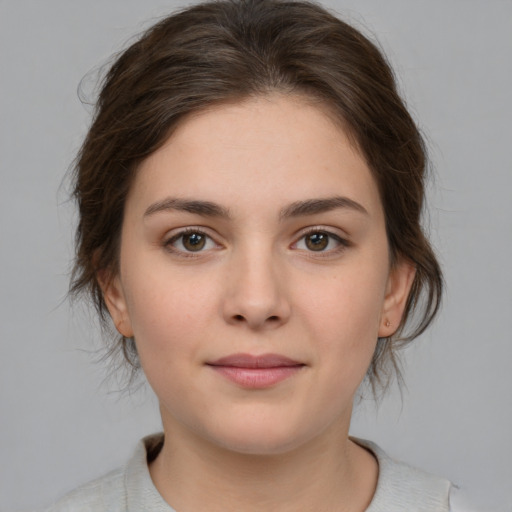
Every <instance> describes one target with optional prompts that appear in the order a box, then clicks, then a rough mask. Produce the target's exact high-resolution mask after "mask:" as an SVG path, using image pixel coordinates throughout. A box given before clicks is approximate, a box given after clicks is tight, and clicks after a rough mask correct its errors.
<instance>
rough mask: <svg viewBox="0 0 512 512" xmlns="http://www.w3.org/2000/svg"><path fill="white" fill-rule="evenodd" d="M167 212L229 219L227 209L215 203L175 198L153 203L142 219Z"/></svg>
mask: <svg viewBox="0 0 512 512" xmlns="http://www.w3.org/2000/svg"><path fill="white" fill-rule="evenodd" d="M169 210H178V211H182V212H188V213H195V214H197V215H202V216H204V217H222V218H226V219H228V218H230V217H231V215H230V213H229V210H228V209H227V208H224V207H223V206H220V205H218V204H216V203H212V202H211V201H200V200H195V199H179V198H175V197H168V198H166V199H164V200H162V201H157V202H156V203H153V204H152V205H151V206H149V207H148V208H147V209H146V211H145V212H144V217H148V216H149V215H153V214H154V213H157V212H165V211H169Z"/></svg>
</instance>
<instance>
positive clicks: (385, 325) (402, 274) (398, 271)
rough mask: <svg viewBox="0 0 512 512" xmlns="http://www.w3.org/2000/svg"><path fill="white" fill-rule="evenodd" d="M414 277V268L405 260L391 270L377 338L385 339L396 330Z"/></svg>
mask: <svg viewBox="0 0 512 512" xmlns="http://www.w3.org/2000/svg"><path fill="white" fill-rule="evenodd" d="M415 275H416V267H415V266H414V265H413V264H412V263H410V262H408V261H405V260H403V261H400V262H398V263H397V264H396V265H394V266H393V268H392V269H391V271H390V273H389V277H388V283H387V289H386V296H385V297H384V303H383V305H382V313H381V318H380V326H379V338H387V337H389V336H391V335H392V334H393V333H394V332H395V331H396V330H397V329H398V326H399V325H400V323H401V321H402V316H403V313H404V310H405V306H406V304H407V298H408V297H409V292H410V291H411V287H412V283H413V282H414V276H415Z"/></svg>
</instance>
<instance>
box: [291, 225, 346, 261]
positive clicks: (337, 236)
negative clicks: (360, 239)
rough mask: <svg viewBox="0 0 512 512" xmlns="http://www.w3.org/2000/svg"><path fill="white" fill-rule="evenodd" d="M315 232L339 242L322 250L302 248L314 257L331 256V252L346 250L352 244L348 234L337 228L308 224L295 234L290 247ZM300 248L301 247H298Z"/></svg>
mask: <svg viewBox="0 0 512 512" xmlns="http://www.w3.org/2000/svg"><path fill="white" fill-rule="evenodd" d="M315 233H324V234H326V235H328V236H329V237H331V238H332V239H334V240H336V242H337V243H338V244H339V245H338V247H336V248H334V249H329V250H324V251H312V250H304V251H305V252H307V253H308V254H309V255H314V256H316V257H328V256H332V255H333V254H337V253H340V252H342V251H344V250H346V249H347V248H348V247H350V246H351V245H352V243H351V241H350V240H349V237H348V235H346V234H345V233H343V234H342V233H340V230H339V229H336V228H332V227H327V226H322V225H319V226H309V227H307V228H303V229H302V230H300V231H299V232H298V233H297V234H296V236H295V242H293V244H292V245H291V247H292V248H294V246H296V245H297V244H298V243H299V242H300V241H301V240H302V239H304V237H306V236H308V235H311V234H315ZM298 250H301V249H298Z"/></svg>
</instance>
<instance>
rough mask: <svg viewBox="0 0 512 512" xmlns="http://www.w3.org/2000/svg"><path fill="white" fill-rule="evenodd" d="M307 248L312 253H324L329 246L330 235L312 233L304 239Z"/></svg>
mask: <svg viewBox="0 0 512 512" xmlns="http://www.w3.org/2000/svg"><path fill="white" fill-rule="evenodd" d="M304 241H305V243H306V247H307V248H308V249H309V250H310V251H323V250H325V249H326V247H327V246H328V245H329V235H328V234H327V233H321V232H318V233H311V234H309V235H306V236H305V238H304Z"/></svg>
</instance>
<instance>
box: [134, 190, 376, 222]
mask: <svg viewBox="0 0 512 512" xmlns="http://www.w3.org/2000/svg"><path fill="white" fill-rule="evenodd" d="M338 208H341V209H349V210H353V211H356V212H359V213H363V214H365V215H368V211H367V210H366V208H365V207H364V206H363V205H362V204H360V203H358V202H356V201H354V200H353V199H350V198H348V197H343V196H334V197H327V198H319V199H306V200H304V201H295V202H293V203H291V204H290V205H288V206H286V207H285V208H283V209H282V210H281V212H280V213H279V219H280V220H285V219H289V218H292V217H303V216H307V215H315V214H318V213H325V212H328V211H332V210H336V209H338ZM169 210H177V211H182V212H187V213H194V214H196V215H202V216H205V217H220V218H224V219H230V218H231V214H230V212H229V209H227V208H224V207H223V206H220V205H219V204H217V203H213V202H211V201H201V200H198V199H180V198H175V197H168V198H166V199H163V200H162V201H157V202H156V203H153V204H152V205H150V206H149V207H148V208H147V209H146V211H145V212H144V217H148V216H150V215H153V214H155V213H158V212H166V211H169Z"/></svg>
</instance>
